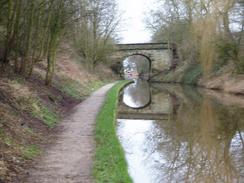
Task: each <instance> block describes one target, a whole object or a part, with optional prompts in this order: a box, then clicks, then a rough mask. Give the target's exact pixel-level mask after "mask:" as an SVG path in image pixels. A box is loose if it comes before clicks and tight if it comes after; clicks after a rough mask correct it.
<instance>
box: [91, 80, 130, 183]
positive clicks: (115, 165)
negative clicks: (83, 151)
mask: <svg viewBox="0 0 244 183" xmlns="http://www.w3.org/2000/svg"><path fill="white" fill-rule="evenodd" d="M129 83H130V81H119V82H118V83H116V84H115V86H113V87H112V89H110V90H109V91H108V93H107V95H106V99H105V102H104V105H103V107H102V108H101V110H100V112H99V114H98V116H97V118H96V127H95V140H96V152H95V158H94V164H93V176H94V178H95V182H99V183H102V182H121V183H132V180H131V178H130V176H129V174H128V165H127V162H126V159H125V153H124V150H123V149H122V146H121V144H120V142H119V139H118V137H117V135H116V125H115V123H116V119H117V118H116V116H117V108H118V97H119V93H120V91H121V90H122V89H123V88H124V87H125V86H126V85H127V84H129Z"/></svg>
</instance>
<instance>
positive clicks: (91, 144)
mask: <svg viewBox="0 0 244 183" xmlns="http://www.w3.org/2000/svg"><path fill="white" fill-rule="evenodd" d="M112 86H113V84H109V85H106V86H104V87H102V88H101V89H99V90H98V91H96V92H94V93H93V94H92V95H91V96H90V97H89V98H88V99H86V100H85V101H83V102H82V103H81V104H80V105H78V106H77V107H76V108H75V112H74V113H73V114H72V115H71V116H69V117H68V118H67V119H64V120H63V121H62V122H61V123H60V124H59V126H58V128H61V129H62V132H61V133H60V134H57V135H54V138H55V139H57V140H56V141H55V144H54V145H53V146H51V147H50V148H49V149H47V151H46V152H45V153H44V154H43V156H42V157H41V159H40V161H39V162H38V163H37V164H36V165H35V166H34V168H33V169H32V171H31V172H30V174H29V177H28V178H27V180H26V181H25V183H92V182H93V181H92V176H91V171H92V158H93V156H94V151H95V141H94V136H93V135H94V134H93V131H94V127H95V119H96V115H97V113H98V112H99V109H100V107H101V105H102V104H103V102H104V99H105V95H106V92H107V91H108V90H109V89H110V88H111V87H112Z"/></svg>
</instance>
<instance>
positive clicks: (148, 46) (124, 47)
mask: <svg viewBox="0 0 244 183" xmlns="http://www.w3.org/2000/svg"><path fill="white" fill-rule="evenodd" d="M116 46H117V49H118V50H119V51H129V50H165V49H171V46H170V45H169V44H168V43H132V44H117V45H116Z"/></svg>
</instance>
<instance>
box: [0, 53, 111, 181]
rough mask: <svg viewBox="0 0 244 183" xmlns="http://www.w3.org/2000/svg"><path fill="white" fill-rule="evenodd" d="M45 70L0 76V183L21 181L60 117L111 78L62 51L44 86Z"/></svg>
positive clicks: (43, 66)
mask: <svg viewBox="0 0 244 183" xmlns="http://www.w3.org/2000/svg"><path fill="white" fill-rule="evenodd" d="M45 69H46V64H45V62H38V63H37V64H36V65H35V67H34V69H33V73H32V76H31V77H29V78H24V77H22V76H21V75H17V74H14V73H9V75H8V76H7V75H6V76H5V75H2V76H1V77H0V149H1V153H0V155H1V158H0V182H6V183H7V182H21V181H19V180H21V178H22V177H23V176H25V172H26V170H28V169H29V167H30V165H31V163H32V161H33V160H35V159H36V158H37V157H38V156H40V155H41V154H42V152H44V151H45V148H46V147H47V145H52V141H51V140H50V136H52V134H53V133H58V132H59V131H58V130H56V129H55V126H56V125H57V124H58V123H59V122H60V121H62V119H63V117H65V116H67V115H68V114H69V111H70V110H71V109H72V108H73V107H74V106H75V105H77V104H78V103H80V102H81V101H82V100H84V99H85V98H87V96H88V95H90V93H92V92H93V91H95V90H96V89H97V88H100V87H101V86H102V85H104V84H106V83H108V82H111V80H112V79H113V74H112V72H111V71H110V70H109V68H106V67H99V68H98V71H94V72H91V71H88V70H86V69H85V68H84V66H83V65H82V64H81V63H79V62H78V61H77V60H76V58H75V57H73V56H72V55H70V52H68V51H65V52H61V53H58V54H57V63H56V67H55V70H56V72H55V75H54V78H53V83H52V85H51V86H46V85H45V82H44V78H45ZM53 128H54V129H53ZM46 143H47V145H44V144H46Z"/></svg>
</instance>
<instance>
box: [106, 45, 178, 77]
mask: <svg viewBox="0 0 244 183" xmlns="http://www.w3.org/2000/svg"><path fill="white" fill-rule="evenodd" d="M133 55H141V56H143V57H145V58H146V59H147V60H148V61H149V64H150V76H155V75H159V74H160V73H162V72H164V71H167V70H169V69H170V68H171V67H172V64H173V63H174V56H173V51H172V45H171V44H168V43H134V44H118V45H116V49H115V51H114V52H113V53H112V55H111V59H112V61H113V62H114V65H116V66H119V63H122V61H123V60H125V59H126V58H128V57H129V56H133Z"/></svg>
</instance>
